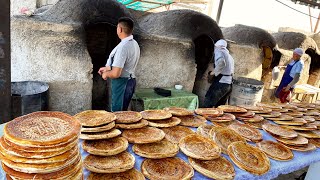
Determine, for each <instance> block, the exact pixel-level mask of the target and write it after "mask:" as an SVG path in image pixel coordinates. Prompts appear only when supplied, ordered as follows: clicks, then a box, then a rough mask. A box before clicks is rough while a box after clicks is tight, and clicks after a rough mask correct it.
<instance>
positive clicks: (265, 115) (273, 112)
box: [260, 111, 281, 118]
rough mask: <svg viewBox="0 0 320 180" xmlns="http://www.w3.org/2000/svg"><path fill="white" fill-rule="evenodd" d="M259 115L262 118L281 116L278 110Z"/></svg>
mask: <svg viewBox="0 0 320 180" xmlns="http://www.w3.org/2000/svg"><path fill="white" fill-rule="evenodd" d="M260 116H262V117H264V118H277V117H280V116H281V113H280V112H276V111H272V112H271V113H268V114H261V115H260Z"/></svg>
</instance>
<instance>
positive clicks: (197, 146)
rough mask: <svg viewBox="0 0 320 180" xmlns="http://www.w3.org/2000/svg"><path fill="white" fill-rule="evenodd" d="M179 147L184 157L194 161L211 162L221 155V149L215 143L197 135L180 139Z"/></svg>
mask: <svg viewBox="0 0 320 180" xmlns="http://www.w3.org/2000/svg"><path fill="white" fill-rule="evenodd" d="M179 147H180V150H181V151H182V152H183V153H184V154H185V155H187V156H189V157H192V158H194V159H200V160H212V159H216V158H218V157H219V156H220V154H221V149H220V147H219V146H218V145H217V144H216V143H215V142H213V141H212V140H211V139H209V138H205V137H203V136H200V135H198V134H191V135H188V136H186V137H184V138H182V139H181V140H180V142H179Z"/></svg>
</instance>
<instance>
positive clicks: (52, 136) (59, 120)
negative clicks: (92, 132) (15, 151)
mask: <svg viewBox="0 0 320 180" xmlns="http://www.w3.org/2000/svg"><path fill="white" fill-rule="evenodd" d="M80 128H81V125H80V123H79V121H77V120H76V119H75V118H73V117H72V116H70V115H68V114H65V113H62V112H54V111H51V112H49V111H40V112H34V113H30V114H27V115H24V116H20V117H17V118H15V119H14V120H12V121H10V122H8V123H7V124H6V125H5V126H4V137H5V138H6V139H7V140H9V141H10V142H13V143H15V144H17V145H20V146H26V147H41V146H42V147H43V146H54V145H61V144H62V143H65V144H66V143H68V142H69V141H70V140H72V139H73V138H75V137H77V136H78V135H79V133H80Z"/></svg>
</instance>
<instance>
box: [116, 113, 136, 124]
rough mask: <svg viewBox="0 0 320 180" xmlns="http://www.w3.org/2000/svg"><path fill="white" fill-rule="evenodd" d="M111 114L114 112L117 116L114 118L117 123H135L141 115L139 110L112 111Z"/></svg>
mask: <svg viewBox="0 0 320 180" xmlns="http://www.w3.org/2000/svg"><path fill="white" fill-rule="evenodd" d="M113 114H115V115H116V117H117V120H116V123H117V124H120V123H123V124H128V123H135V122H138V121H140V120H141V119H142V115H141V114H140V113H139V112H135V111H117V112H114V113H113Z"/></svg>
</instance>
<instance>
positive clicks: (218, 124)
mask: <svg viewBox="0 0 320 180" xmlns="http://www.w3.org/2000/svg"><path fill="white" fill-rule="evenodd" d="M233 122H235V121H229V122H215V121H212V124H214V125H215V126H217V127H227V126H229V125H230V124H232V123H233Z"/></svg>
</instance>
